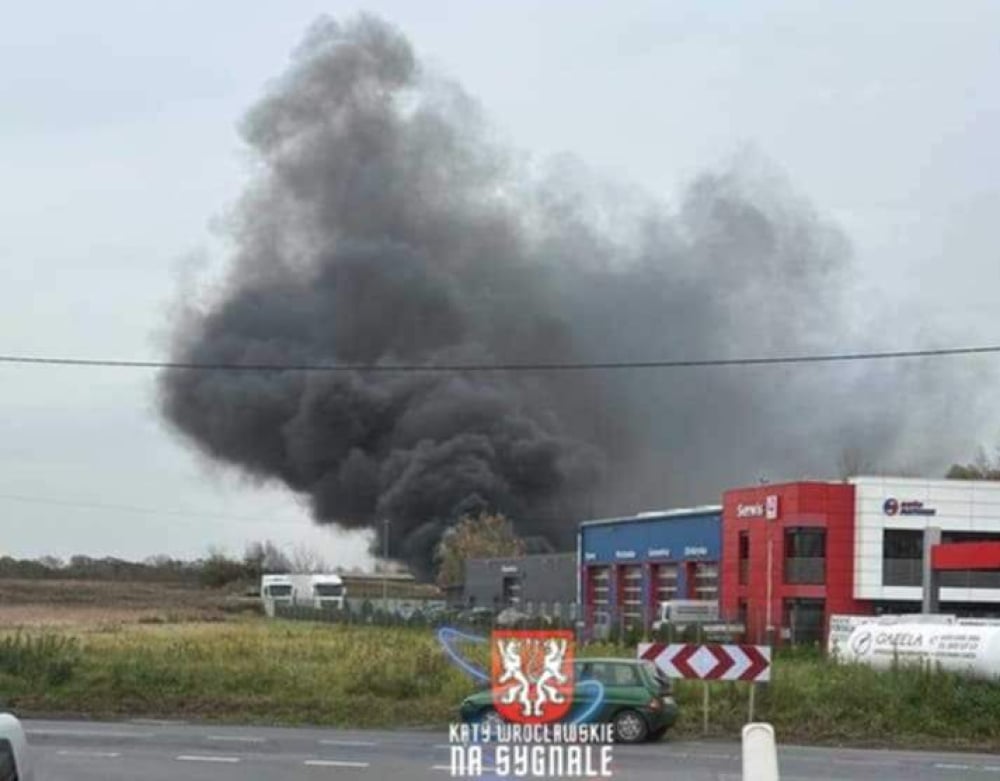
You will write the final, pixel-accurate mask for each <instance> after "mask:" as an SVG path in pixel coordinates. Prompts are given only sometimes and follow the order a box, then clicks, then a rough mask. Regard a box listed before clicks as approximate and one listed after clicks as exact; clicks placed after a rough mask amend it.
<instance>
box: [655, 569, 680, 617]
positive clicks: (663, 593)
mask: <svg viewBox="0 0 1000 781" xmlns="http://www.w3.org/2000/svg"><path fill="white" fill-rule="evenodd" d="M676 597H677V565H676V564H657V565H656V566H655V567H654V568H653V607H655V608H658V607H659V605H660V604H662V603H663V602H669V601H670V600H672V599H676ZM654 612H658V611H654Z"/></svg>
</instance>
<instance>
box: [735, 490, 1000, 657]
mask: <svg viewBox="0 0 1000 781" xmlns="http://www.w3.org/2000/svg"><path fill="white" fill-rule="evenodd" d="M929 527H936V528H939V529H940V530H941V532H942V535H941V536H942V540H941V541H942V542H943V543H953V542H1000V483H996V482H973V481H958V480H923V479H904V478H876V477H859V478H854V479H851V480H849V481H846V482H821V481H804V482H795V483H785V484H780V485H759V486H753V487H749V488H738V489H734V490H731V491H727V492H726V493H725V494H724V497H723V511H722V556H721V559H722V577H721V585H720V602H721V605H720V607H721V609H722V612H723V614H724V615H726V616H730V617H733V618H739V619H741V620H742V621H743V623H744V624H745V625H746V627H747V638H748V639H749V640H751V641H753V642H757V641H765V640H766V639H767V638H768V637H769V636H773V637H775V638H776V639H783V640H790V641H793V642H794V641H800V640H820V639H821V638H822V637H824V636H825V634H826V631H827V627H828V626H829V619H830V616H831V615H832V614H837V613H847V614H871V613H881V612H887V613H898V612H906V613H913V612H919V611H920V604H921V598H922V594H923V541H924V531H925V529H927V528H929ZM940 578H941V592H940V598H941V605H940V609H941V611H942V612H945V613H956V614H960V615H998V614H1000V572H997V571H973V570H968V571H947V572H942V573H941V575H940Z"/></svg>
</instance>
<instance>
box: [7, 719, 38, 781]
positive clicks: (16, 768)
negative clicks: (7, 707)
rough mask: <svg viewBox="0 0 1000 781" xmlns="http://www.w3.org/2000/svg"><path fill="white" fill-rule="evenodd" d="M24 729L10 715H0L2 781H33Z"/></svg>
mask: <svg viewBox="0 0 1000 781" xmlns="http://www.w3.org/2000/svg"><path fill="white" fill-rule="evenodd" d="M34 778H35V776H34V773H33V772H32V769H31V760H30V759H29V757H28V741H27V738H25V736H24V728H23V727H22V726H21V722H19V721H18V720H17V719H16V718H14V717H13V716H12V715H10V714H9V713H0V781H33V779H34Z"/></svg>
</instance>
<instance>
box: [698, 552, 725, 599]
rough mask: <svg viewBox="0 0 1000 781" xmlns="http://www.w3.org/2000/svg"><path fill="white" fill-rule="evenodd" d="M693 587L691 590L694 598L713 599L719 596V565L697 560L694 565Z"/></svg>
mask: <svg viewBox="0 0 1000 781" xmlns="http://www.w3.org/2000/svg"><path fill="white" fill-rule="evenodd" d="M693 586H694V588H693V589H692V592H693V594H694V598H695V599H705V600H710V601H714V600H716V599H718V598H719V566H718V565H717V564H714V563H711V562H705V561H699V562H697V563H696V564H695V565H694V583H693Z"/></svg>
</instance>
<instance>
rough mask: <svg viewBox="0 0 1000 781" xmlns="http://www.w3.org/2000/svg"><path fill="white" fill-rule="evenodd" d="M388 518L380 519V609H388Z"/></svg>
mask: <svg viewBox="0 0 1000 781" xmlns="http://www.w3.org/2000/svg"><path fill="white" fill-rule="evenodd" d="M388 600H389V519H388V518H386V519H385V520H384V521H382V609H383V610H388V609H389V602H388Z"/></svg>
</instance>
